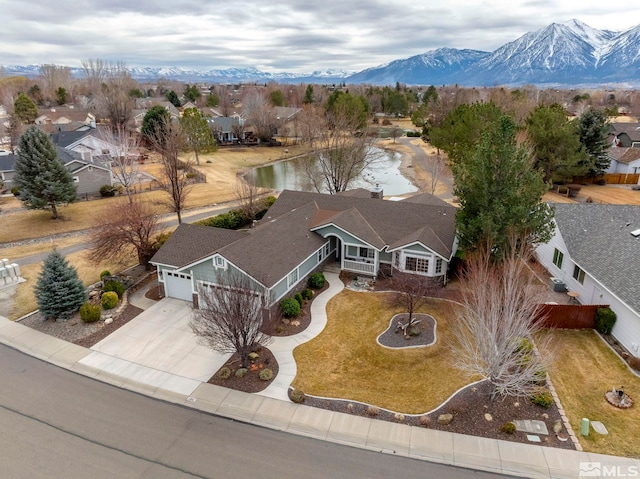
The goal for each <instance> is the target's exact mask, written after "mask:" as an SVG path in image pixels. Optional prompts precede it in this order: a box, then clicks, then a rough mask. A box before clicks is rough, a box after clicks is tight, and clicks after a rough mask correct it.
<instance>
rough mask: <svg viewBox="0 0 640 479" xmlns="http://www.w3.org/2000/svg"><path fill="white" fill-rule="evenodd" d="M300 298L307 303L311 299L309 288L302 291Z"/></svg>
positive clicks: (311, 292)
mask: <svg viewBox="0 0 640 479" xmlns="http://www.w3.org/2000/svg"><path fill="white" fill-rule="evenodd" d="M302 298H303V299H306V300H307V301H309V300H311V299H312V298H313V291H311V290H310V289H309V288H305V289H303V290H302Z"/></svg>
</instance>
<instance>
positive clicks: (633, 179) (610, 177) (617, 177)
mask: <svg viewBox="0 0 640 479" xmlns="http://www.w3.org/2000/svg"><path fill="white" fill-rule="evenodd" d="M639 177H640V174H638V173H607V174H606V175H604V179H605V180H606V181H607V183H609V184H610V185H637V184H638V178H639Z"/></svg>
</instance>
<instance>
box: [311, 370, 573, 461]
mask: <svg viewBox="0 0 640 479" xmlns="http://www.w3.org/2000/svg"><path fill="white" fill-rule="evenodd" d="M490 391H491V386H490V385H489V383H488V382H483V383H478V384H475V385H471V386H468V387H466V388H464V389H463V390H461V391H459V392H458V393H457V394H455V395H454V396H453V397H452V398H451V399H450V400H449V401H448V402H447V403H445V404H444V405H442V406H441V407H440V408H438V409H436V410H435V411H433V412H431V413H429V414H424V415H404V414H397V413H393V412H390V411H386V410H384V409H380V408H377V407H373V406H368V405H366V404H361V403H357V402H353V401H345V400H338V399H322V398H316V397H313V396H306V399H305V401H304V404H306V405H307V406H312V407H318V408H322V409H328V410H330V411H337V412H344V413H348V414H355V415H358V416H363V417H371V418H374V419H379V420H383V421H391V422H397V423H400V424H407V425H411V426H419V427H427V428H431V429H437V430H440V431H447V432H455V433H459V434H467V435H471V436H480V437H486V438H491V439H502V440H505V441H514V442H521V443H527V444H536V443H533V442H531V441H529V439H527V435H528V434H531V435H536V436H537V437H539V438H540V443H539V444H541V445H543V446H550V447H558V448H562V449H575V447H574V445H573V442H572V441H571V439H570V438H568V434H567V431H566V429H565V428H564V425H562V426H561V430H560V432H559V434H558V435H556V433H555V432H554V426H555V427H556V428H557V424H562V421H561V417H560V414H559V413H558V409H557V408H556V407H555V405H552V406H551V407H549V408H543V407H541V406H537V405H535V404H533V403H532V402H531V401H530V400H529V399H527V398H524V397H523V398H511V397H509V398H506V399H504V400H502V399H500V398H497V399H494V400H493V401H492V400H491V399H490V397H489V393H490ZM444 414H451V415H452V417H453V420H452V421H451V422H450V423H449V424H446V425H445V424H439V423H438V417H439V416H441V415H444ZM516 420H527V421H533V420H537V421H542V422H544V424H545V425H546V427H547V430H548V432H549V434H548V435H542V434H533V433H526V432H523V431H516V432H514V433H513V434H507V433H505V432H502V431H501V427H502V425H503V424H505V423H507V422H511V421H516ZM558 421H560V422H559V423H558ZM558 436H560V437H562V438H564V439H565V440H564V441H562V440H560V439H559V438H558Z"/></svg>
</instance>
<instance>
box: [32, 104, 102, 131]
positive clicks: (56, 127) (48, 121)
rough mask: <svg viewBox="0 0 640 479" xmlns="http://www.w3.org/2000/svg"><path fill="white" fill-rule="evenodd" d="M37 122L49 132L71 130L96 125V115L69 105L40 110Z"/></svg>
mask: <svg viewBox="0 0 640 479" xmlns="http://www.w3.org/2000/svg"><path fill="white" fill-rule="evenodd" d="M35 124H36V125H38V126H41V127H42V128H43V129H44V130H45V131H47V132H48V133H53V132H56V131H69V130H72V129H77V128H78V127H81V126H93V127H94V128H95V125H96V117H95V116H94V114H93V113H91V112H90V111H89V110H86V109H76V108H73V107H68V106H66V107H65V106H60V107H55V108H48V109H40V110H38V117H37V118H36V119H35Z"/></svg>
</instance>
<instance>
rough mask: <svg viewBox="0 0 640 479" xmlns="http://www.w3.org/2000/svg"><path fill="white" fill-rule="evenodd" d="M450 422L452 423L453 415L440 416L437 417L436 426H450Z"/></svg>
mask: <svg viewBox="0 0 640 479" xmlns="http://www.w3.org/2000/svg"><path fill="white" fill-rule="evenodd" d="M451 421H453V414H440V415H439V416H438V424H442V425H443V426H446V425H447V424H451Z"/></svg>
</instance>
